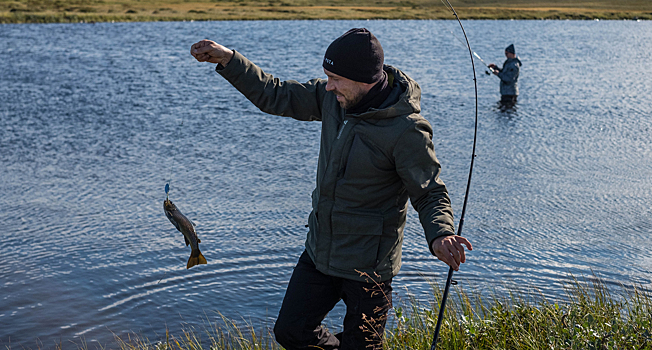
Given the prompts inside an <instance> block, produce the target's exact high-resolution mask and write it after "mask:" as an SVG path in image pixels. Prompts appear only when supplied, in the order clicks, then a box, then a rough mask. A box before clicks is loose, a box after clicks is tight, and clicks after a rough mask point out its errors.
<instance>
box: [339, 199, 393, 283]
mask: <svg viewBox="0 0 652 350" xmlns="http://www.w3.org/2000/svg"><path fill="white" fill-rule="evenodd" d="M331 224H332V230H333V231H332V232H333V235H332V236H331V237H332V242H331V254H330V266H331V267H332V268H335V269H338V270H342V271H345V272H349V273H351V272H354V270H360V271H362V270H368V269H374V268H375V267H376V265H377V264H378V262H377V260H378V248H379V246H380V239H381V236H382V234H383V217H382V216H381V215H373V214H362V215H360V214H350V213H342V212H333V214H332V216H331Z"/></svg>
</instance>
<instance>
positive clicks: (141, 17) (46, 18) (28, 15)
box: [0, 0, 652, 23]
mask: <svg viewBox="0 0 652 350" xmlns="http://www.w3.org/2000/svg"><path fill="white" fill-rule="evenodd" d="M351 4H352V2H350V1H345V0H325V1H321V0H320V1H317V0H268V1H253V0H0V23H25V22H35V23H47V22H80V21H85V22H91V21H96V22H98V21H183V20H186V21H188V20H195V21H207V20H291V19H451V18H452V17H451V14H450V12H449V11H448V10H447V9H446V7H445V6H443V5H442V3H441V2H440V1H439V0H428V1H427V0H400V1H395V0H358V1H356V2H355V3H354V4H355V6H351ZM453 6H455V8H456V9H457V11H458V13H459V15H460V17H461V18H463V19H595V18H597V19H652V1H649V0H646V1H643V0H630V1H605V0H597V1H574V2H566V1H556V0H547V1H539V2H534V1H526V0H506V1H497V0H461V1H453Z"/></svg>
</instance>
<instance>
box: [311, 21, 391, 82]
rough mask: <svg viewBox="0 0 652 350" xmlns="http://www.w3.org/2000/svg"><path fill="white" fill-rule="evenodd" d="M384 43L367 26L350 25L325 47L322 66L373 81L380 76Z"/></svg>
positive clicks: (356, 79)
mask: <svg viewBox="0 0 652 350" xmlns="http://www.w3.org/2000/svg"><path fill="white" fill-rule="evenodd" d="M384 59H385V56H384V54H383V47H382V46H380V42H379V41H378V39H376V37H375V36H374V35H373V34H371V32H370V31H368V30H367V29H366V28H353V29H351V30H349V31H348V32H346V33H344V35H342V36H341V37H339V38H337V39H335V40H334V41H333V42H332V43H331V44H330V45H329V46H328V49H326V54H325V55H324V64H323V67H324V68H325V69H326V70H327V71H329V72H332V73H335V74H337V75H340V76H343V77H345V78H347V79H351V80H353V81H357V82H361V83H367V84H371V83H375V82H377V81H378V80H380V78H381V77H382V76H383V62H384Z"/></svg>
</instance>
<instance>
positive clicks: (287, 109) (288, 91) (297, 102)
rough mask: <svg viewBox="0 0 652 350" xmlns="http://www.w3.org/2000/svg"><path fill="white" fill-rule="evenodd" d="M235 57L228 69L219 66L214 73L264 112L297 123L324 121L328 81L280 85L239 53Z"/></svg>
mask: <svg viewBox="0 0 652 350" xmlns="http://www.w3.org/2000/svg"><path fill="white" fill-rule="evenodd" d="M233 53H234V54H233V58H232V59H231V61H230V62H229V64H227V65H226V67H223V66H221V65H218V66H217V67H216V68H215V70H216V71H217V73H219V74H220V75H221V76H223V77H224V78H225V79H226V80H227V81H228V82H229V83H231V85H233V86H234V87H235V88H236V89H237V90H238V91H240V92H241V93H242V94H243V95H244V96H245V97H246V98H247V99H248V100H249V101H251V102H252V103H253V104H254V105H255V106H256V107H258V108H259V109H260V110H261V111H263V112H265V113H269V114H275V115H280V116H284V117H292V118H294V119H298V120H321V106H322V102H323V99H324V95H325V93H326V87H325V86H326V81H325V80H323V79H313V80H310V81H308V82H307V83H304V84H301V83H299V82H297V81H294V80H288V81H280V80H279V79H278V78H274V77H273V76H272V75H270V74H267V73H265V72H263V70H262V69H260V67H258V66H256V65H255V64H254V63H253V62H251V61H249V60H248V59H247V58H246V57H244V56H243V55H242V54H240V53H239V52H237V51H235V50H234V51H233Z"/></svg>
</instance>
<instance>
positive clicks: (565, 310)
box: [8, 279, 652, 350]
mask: <svg viewBox="0 0 652 350" xmlns="http://www.w3.org/2000/svg"><path fill="white" fill-rule="evenodd" d="M567 290H568V298H567V300H568V301H567V302H565V303H553V302H550V301H548V300H546V299H545V298H544V297H531V296H526V295H525V294H524V293H520V292H515V291H514V292H511V293H509V294H508V296H501V297H493V298H490V299H489V300H482V299H481V297H478V296H472V295H470V294H468V293H465V292H464V291H462V290H459V289H457V290H455V291H453V292H452V294H451V297H450V298H449V303H448V305H447V312H446V315H445V319H444V322H443V325H442V329H441V334H440V341H439V345H438V349H514V350H516V349H541V350H543V349H546V350H551V349H552V350H556V349H560V350H561V349H564V350H571V349H572V350H575V349H577V350H580V349H581V350H585V349H637V350H652V294H650V292H644V291H641V290H640V289H629V290H627V291H625V292H622V293H619V294H618V295H612V293H611V292H610V291H609V290H608V289H607V288H606V287H605V285H604V284H602V283H601V282H600V281H599V280H596V279H591V280H583V281H575V283H574V284H572V285H570V286H569V287H568V288H567ZM531 294H532V293H528V295H531ZM433 295H435V297H436V299H435V300H440V298H441V297H440V296H441V293H440V291H439V289H437V288H434V293H433ZM395 304H399V305H395V308H394V309H393V310H392V311H391V312H390V315H389V321H388V327H387V329H386V334H385V337H386V344H385V349H414V350H416V349H419V350H422V349H429V348H430V343H431V341H432V332H433V329H434V325H435V323H436V319H437V309H436V308H432V307H423V306H422V305H419V303H417V302H416V301H414V300H408V301H399V302H398V303H395ZM437 307H438V306H437ZM218 323H219V325H218ZM218 323H211V322H208V321H207V322H206V325H205V327H203V328H202V329H201V330H197V329H187V330H186V331H184V332H183V334H178V335H170V334H166V336H165V338H164V339H156V340H155V341H154V342H150V340H147V339H143V338H141V337H138V336H130V337H127V338H126V339H124V338H118V339H117V341H118V343H117V344H118V348H119V349H120V350H202V349H206V350H209V349H210V350H245V349H246V350H252V349H253V350H259V349H260V350H262V349H270V350H275V349H281V347H280V346H279V345H278V344H277V343H275V341H274V340H273V336H272V335H271V332H270V331H269V329H267V328H265V329H263V330H260V331H254V329H253V327H251V326H249V325H245V326H244V327H243V326H242V325H238V324H236V323H235V322H232V321H230V320H227V319H224V318H222V319H221V320H220V321H219V322H218ZM263 328H264V327H263ZM256 332H258V333H256ZM82 348H86V347H82ZM8 350H11V349H8Z"/></svg>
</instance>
